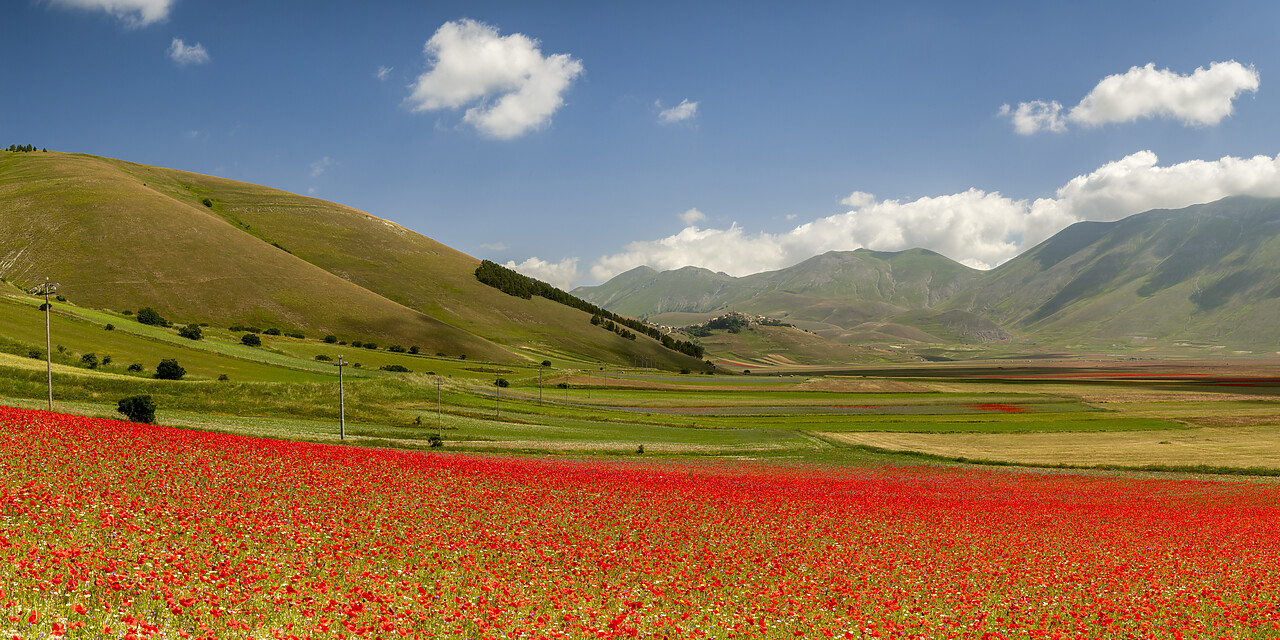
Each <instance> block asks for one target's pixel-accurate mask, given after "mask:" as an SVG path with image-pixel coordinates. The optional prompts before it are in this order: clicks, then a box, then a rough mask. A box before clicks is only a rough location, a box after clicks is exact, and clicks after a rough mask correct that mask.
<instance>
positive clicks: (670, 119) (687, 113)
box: [654, 98, 698, 124]
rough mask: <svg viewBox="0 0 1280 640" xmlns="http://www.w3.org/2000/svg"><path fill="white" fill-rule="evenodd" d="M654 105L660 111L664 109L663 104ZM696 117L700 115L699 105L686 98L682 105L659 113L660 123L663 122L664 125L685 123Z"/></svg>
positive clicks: (681, 102)
mask: <svg viewBox="0 0 1280 640" xmlns="http://www.w3.org/2000/svg"><path fill="white" fill-rule="evenodd" d="M654 105H655V106H657V107H658V108H659V109H662V103H661V102H655V103H654ZM696 115H698V103H696V102H689V100H688V99H687V98H686V99H684V100H681V101H680V104H678V105H676V106H674V107H671V108H670V109H662V111H660V112H658V122H661V123H662V124H672V123H676V122H684V121H686V120H690V119H692V118H693V117H694V116H696Z"/></svg>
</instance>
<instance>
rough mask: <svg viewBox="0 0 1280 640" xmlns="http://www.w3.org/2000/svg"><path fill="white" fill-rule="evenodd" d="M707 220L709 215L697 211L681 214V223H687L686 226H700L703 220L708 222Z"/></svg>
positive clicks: (691, 210) (692, 210)
mask: <svg viewBox="0 0 1280 640" xmlns="http://www.w3.org/2000/svg"><path fill="white" fill-rule="evenodd" d="M706 219H707V214H705V213H703V212H701V211H698V210H697V209H690V210H688V211H686V212H684V213H682V214H680V221H681V222H683V223H685V225H686V226H688V225H691V224H698V223H699V222H702V221H703V220H706Z"/></svg>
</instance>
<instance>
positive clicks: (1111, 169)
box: [591, 151, 1280, 281]
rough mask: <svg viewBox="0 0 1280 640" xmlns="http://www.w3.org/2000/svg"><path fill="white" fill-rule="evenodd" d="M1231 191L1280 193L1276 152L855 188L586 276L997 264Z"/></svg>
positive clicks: (1144, 159) (614, 259) (598, 266)
mask: <svg viewBox="0 0 1280 640" xmlns="http://www.w3.org/2000/svg"><path fill="white" fill-rule="evenodd" d="M1231 195H1251V196H1259V197H1280V156H1276V157H1275V158H1271V157H1268V156H1256V157H1253V158H1236V157H1225V158H1222V159H1220V160H1215V161H1205V160H1193V161H1190V162H1183V163H1179V164H1174V165H1169V166H1160V165H1159V164H1158V159H1157V158H1156V154H1154V153H1152V152H1151V151H1140V152H1137V153H1134V154H1131V155H1129V156H1126V157H1124V158H1122V159H1120V160H1117V161H1115V162H1111V163H1108V164H1105V165H1103V166H1102V167H1099V168H1098V169H1097V170H1095V171H1093V172H1092V173H1089V174H1086V175H1080V176H1077V177H1075V178H1072V179H1071V180H1069V181H1068V182H1067V183H1066V184H1065V185H1063V186H1062V187H1061V188H1059V189H1058V190H1057V193H1056V194H1055V197H1052V198H1039V199H1036V200H1034V201H1032V200H1019V199H1014V198H1009V197H1006V196H1004V195H1001V194H1000V193H999V192H989V191H983V190H981V189H969V190H967V191H963V192H960V193H954V194H950V195H941V196H933V197H925V198H918V199H915V200H909V201H900V200H881V199H878V198H876V197H875V196H873V195H871V194H869V193H865V192H861V191H855V192H853V193H852V194H850V195H849V197H847V198H845V199H844V200H843V201H842V204H844V205H845V206H847V207H849V208H850V210H849V211H847V212H845V213H841V214H837V215H833V216H828V217H825V218H819V219H817V220H813V221H811V222H806V223H804V224H801V225H799V226H797V227H795V228H793V229H791V230H790V231H787V232H785V233H779V234H771V233H750V232H748V231H747V230H745V229H743V228H742V227H739V226H738V225H737V224H736V223H735V224H732V225H730V226H729V228H728V229H698V228H696V227H687V228H685V229H684V230H682V231H681V232H680V233H677V234H675V235H672V236H668V237H666V238H661V239H659V240H651V241H642V242H633V243H631V244H629V245H627V247H626V248H625V250H624V251H622V252H619V253H616V254H613V255H607V256H604V257H601V258H600V259H598V260H596V261H595V263H594V264H593V265H592V266H591V275H592V277H593V278H595V279H597V280H601V281H603V280H607V279H609V278H611V277H613V276H615V275H617V274H619V273H622V272H624V271H627V270H629V269H632V268H635V267H637V266H640V265H648V266H650V267H653V268H656V269H676V268H679V267H683V266H687V265H695V266H700V267H705V268H708V269H712V270H714V271H724V272H726V273H729V274H731V275H737V276H741V275H747V274H751V273H757V272H760V271H767V270H771V269H780V268H782V267H786V266H789V265H792V264H795V263H797V262H800V261H801V260H804V259H806V258H809V257H811V256H814V255H818V254H820V253H824V252H827V251H833V250H845V251H847V250H852V249H858V248H861V247H866V248H869V249H875V250H880V251H899V250H903V249H910V248H913V247H924V248H927V249H932V250H934V251H937V252H939V253H941V254H943V255H946V256H948V257H950V258H952V259H954V260H958V261H960V262H962V263H964V264H967V265H969V266H972V267H977V268H990V267H993V266H995V265H998V264H1000V263H1002V262H1004V261H1006V260H1008V259H1010V258H1012V257H1014V256H1016V255H1017V254H1019V253H1021V252H1022V251H1024V250H1026V249H1029V248H1031V247H1032V246H1034V245H1036V244H1038V243H1040V242H1041V241H1043V240H1045V239H1047V238H1048V237H1049V236H1051V235H1053V234H1054V233H1057V232H1058V231H1060V230H1062V229H1063V228H1065V227H1067V226H1068V225H1070V224H1073V223H1075V222H1080V221H1083V220H1097V221H1113V220H1118V219H1120V218H1123V217H1125V216H1129V215H1132V214H1135V213H1141V212H1143V211H1147V210H1150V209H1159V208H1180V207H1185V206H1189V205H1192V204H1198V203H1202V202H1211V201H1213V200H1218V199H1221V198H1224V197H1227V196H1231Z"/></svg>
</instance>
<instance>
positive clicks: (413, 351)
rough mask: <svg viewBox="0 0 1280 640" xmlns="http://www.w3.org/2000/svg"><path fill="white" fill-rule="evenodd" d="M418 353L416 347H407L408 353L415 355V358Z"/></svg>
mask: <svg viewBox="0 0 1280 640" xmlns="http://www.w3.org/2000/svg"><path fill="white" fill-rule="evenodd" d="M418 352H419V350H418V347H417V345H414V346H412V347H409V353H412V354H413V355H415V356H416V355H418Z"/></svg>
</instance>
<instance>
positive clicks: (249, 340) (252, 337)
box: [240, 333, 262, 347]
mask: <svg viewBox="0 0 1280 640" xmlns="http://www.w3.org/2000/svg"><path fill="white" fill-rule="evenodd" d="M240 342H243V343H244V344H245V345H246V346H250V347H261V346H262V338H259V337H258V334H256V333H246V334H244V335H243V336H240Z"/></svg>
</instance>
